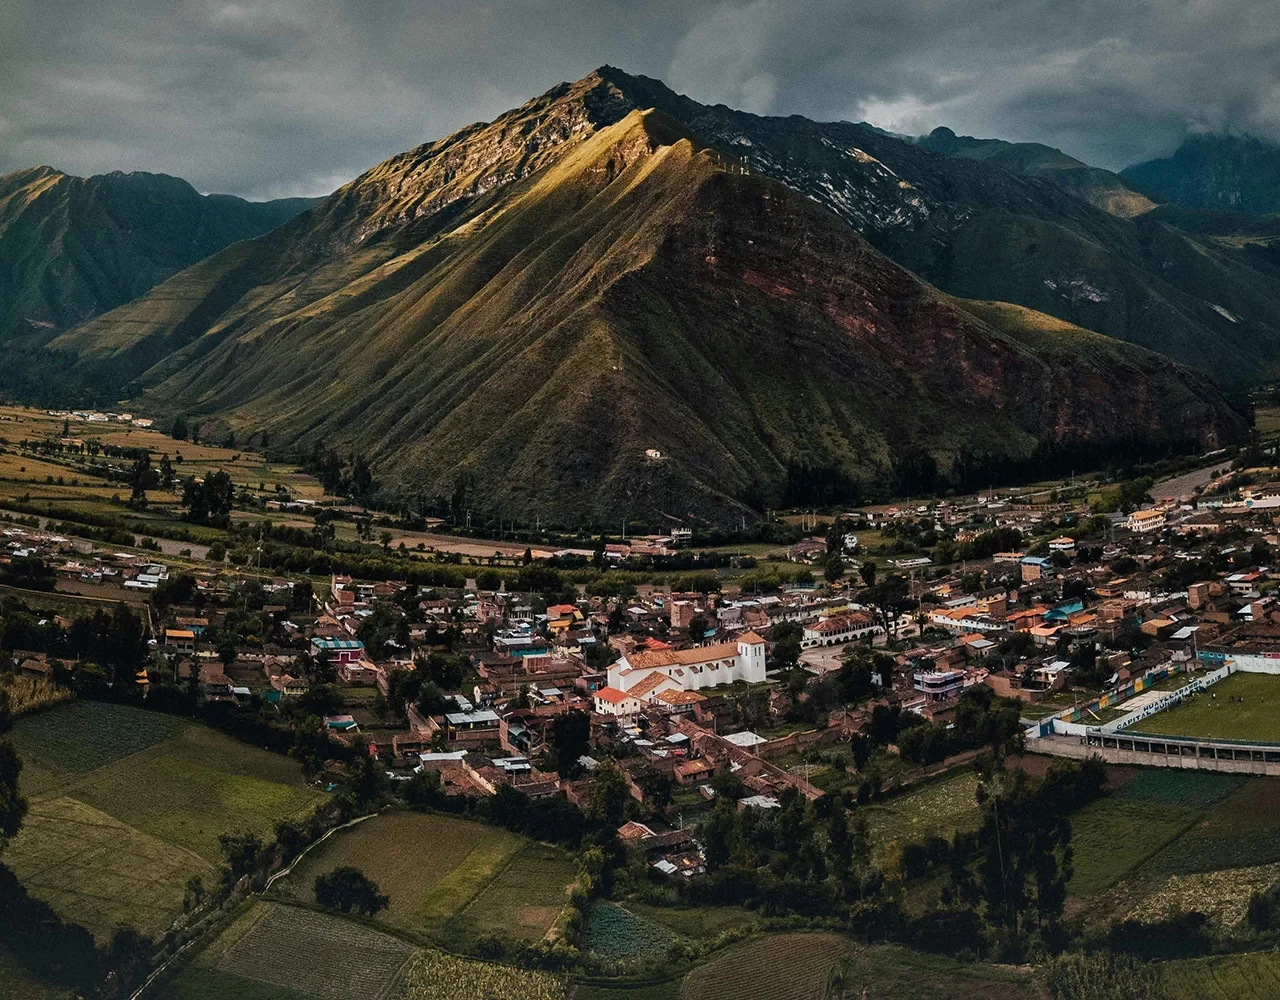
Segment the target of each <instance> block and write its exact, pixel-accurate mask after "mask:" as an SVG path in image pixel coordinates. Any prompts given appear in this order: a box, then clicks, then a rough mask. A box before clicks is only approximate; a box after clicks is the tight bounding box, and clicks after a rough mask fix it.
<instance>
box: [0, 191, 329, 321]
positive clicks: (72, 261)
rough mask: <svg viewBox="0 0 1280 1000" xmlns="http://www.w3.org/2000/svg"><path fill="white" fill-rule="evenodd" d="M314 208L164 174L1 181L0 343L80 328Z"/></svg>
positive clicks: (312, 201) (310, 201) (306, 201)
mask: <svg viewBox="0 0 1280 1000" xmlns="http://www.w3.org/2000/svg"><path fill="white" fill-rule="evenodd" d="M317 200H318V199H314V198H288V199H284V200H281V201H269V202H248V201H244V200H243V199H241V198H233V197H231V196H230V195H200V194H199V193H198V192H197V191H196V190H195V188H193V187H192V186H191V185H190V184H188V183H187V182H186V181H184V180H180V179H179V178H177V177H168V176H165V175H164V174H143V173H133V174H123V173H113V174H102V175H99V176H96V177H71V176H69V175H67V174H64V173H61V172H59V171H57V170H54V169H52V168H51V167H35V168H32V169H30V170H21V171H18V172H16V173H12V174H6V175H4V176H2V177H0V342H4V341H7V340H9V339H11V338H13V337H22V336H32V335H35V336H39V335H41V334H47V333H50V332H53V331H57V330H61V329H65V328H66V327H69V326H74V325H75V324H77V323H81V322H83V321H84V320H86V319H88V318H90V317H91V316H96V315H97V314H99V313H102V312H105V311H107V310H108V309H114V308H115V307H116V306H118V305H121V304H122V303H125V302H128V301H129V300H131V299H134V298H137V297H138V296H139V295H141V294H143V293H144V292H146V291H147V290H148V289H150V288H152V287H154V286H155V285H157V284H159V283H160V282H161V281H163V280H164V279H165V278H167V277H169V276H170V275H172V274H174V273H176V272H177V271H180V270H182V269H183V268H185V267H189V266H190V265H192V264H194V263H196V262H197V261H199V260H202V259H203V258H205V257H207V256H209V255H210V254H212V253H215V252H216V251H218V250H221V249H222V248H223V247H225V246H227V245H229V244H231V243H235V242H236V241H237V240H244V239H250V238H252V237H255V236H260V235H262V234H263V233H266V232H269V231H270V230H272V229H274V228H276V226H278V225H280V224H281V223H283V222H286V221H288V220H289V219H290V218H292V217H293V216H295V215H296V214H297V213H298V212H300V211H302V210H303V209H304V208H307V207H309V206H311V205H314V204H315V203H316V201H317Z"/></svg>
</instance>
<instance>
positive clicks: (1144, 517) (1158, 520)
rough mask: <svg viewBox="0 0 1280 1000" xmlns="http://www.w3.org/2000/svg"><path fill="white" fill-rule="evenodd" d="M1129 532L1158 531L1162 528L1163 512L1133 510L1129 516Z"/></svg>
mask: <svg viewBox="0 0 1280 1000" xmlns="http://www.w3.org/2000/svg"><path fill="white" fill-rule="evenodd" d="M1128 527H1129V530H1130V531H1159V530H1160V529H1161V528H1163V527H1164V511H1162V510H1135V511H1134V512H1133V513H1132V514H1130V515H1129V521H1128Z"/></svg>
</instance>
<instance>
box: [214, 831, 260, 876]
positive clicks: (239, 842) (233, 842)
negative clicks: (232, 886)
mask: <svg viewBox="0 0 1280 1000" xmlns="http://www.w3.org/2000/svg"><path fill="white" fill-rule="evenodd" d="M218 844H219V846H220V847H221V848H222V856H223V857H224V858H226V859H227V868H229V869H230V871H231V878H232V881H236V880H238V879H240V878H241V877H242V876H244V875H247V874H249V872H251V871H253V869H254V866H255V865H257V863H258V859H259V858H260V857H261V856H262V840H261V838H259V837H258V835H257V834H256V833H224V834H220V835H219V837H218Z"/></svg>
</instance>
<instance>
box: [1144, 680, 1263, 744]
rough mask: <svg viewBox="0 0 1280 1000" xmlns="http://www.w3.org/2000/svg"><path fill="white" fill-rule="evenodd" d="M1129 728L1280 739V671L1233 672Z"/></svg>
mask: <svg viewBox="0 0 1280 1000" xmlns="http://www.w3.org/2000/svg"><path fill="white" fill-rule="evenodd" d="M1233 699H1243V700H1233ZM1125 732H1128V733H1134V734H1138V733H1144V734H1147V733H1159V734H1162V735H1165V736H1189V737H1193V738H1196V739H1217V740H1248V741H1250V742H1257V743H1280V675H1275V674H1246V673H1237V674H1232V675H1231V676H1230V677H1227V678H1225V679H1223V680H1220V681H1218V683H1217V684H1214V685H1212V686H1211V687H1210V688H1208V689H1207V690H1206V691H1203V692H1201V693H1200V694H1197V695H1195V696H1193V697H1192V698H1189V699H1187V700H1185V701H1183V702H1182V703H1181V704H1179V705H1175V706H1174V707H1173V708H1168V709H1165V710H1164V711H1163V712H1157V713H1156V714H1155V715H1151V716H1148V717H1147V718H1145V719H1143V720H1142V721H1141V722H1138V723H1136V724H1134V725H1133V726H1130V727H1129V728H1128V729H1127V730H1125Z"/></svg>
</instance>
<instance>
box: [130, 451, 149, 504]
mask: <svg viewBox="0 0 1280 1000" xmlns="http://www.w3.org/2000/svg"><path fill="white" fill-rule="evenodd" d="M150 478H151V456H150V455H148V454H147V453H146V452H143V453H142V454H141V455H139V456H138V457H137V458H136V459H134V462H133V471H132V473H130V481H131V482H132V484H133V492H132V493H131V494H130V496H129V506H130V507H132V508H134V509H135V510H143V509H145V508H146V506H147V481H148V480H149V479H150Z"/></svg>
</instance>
